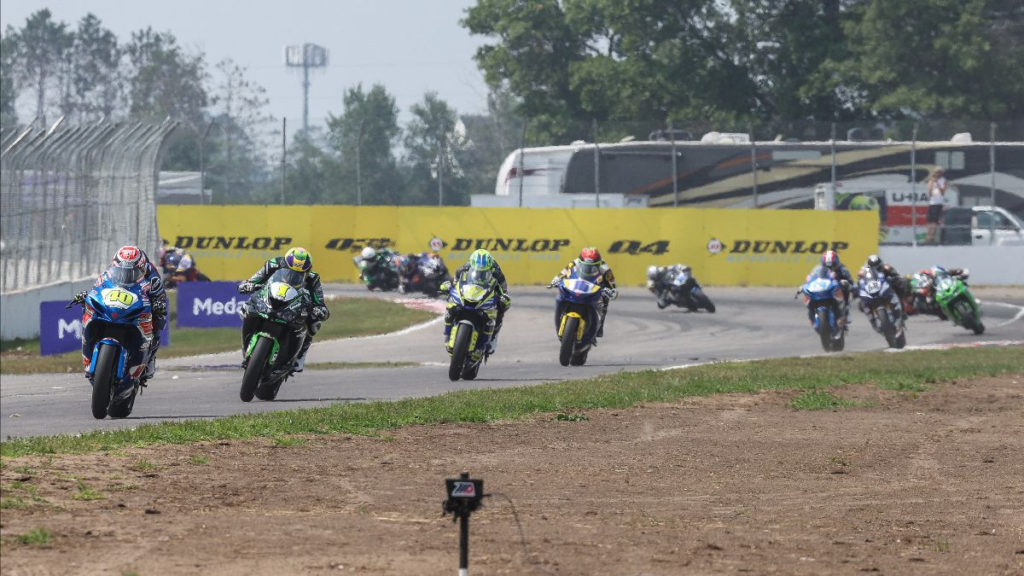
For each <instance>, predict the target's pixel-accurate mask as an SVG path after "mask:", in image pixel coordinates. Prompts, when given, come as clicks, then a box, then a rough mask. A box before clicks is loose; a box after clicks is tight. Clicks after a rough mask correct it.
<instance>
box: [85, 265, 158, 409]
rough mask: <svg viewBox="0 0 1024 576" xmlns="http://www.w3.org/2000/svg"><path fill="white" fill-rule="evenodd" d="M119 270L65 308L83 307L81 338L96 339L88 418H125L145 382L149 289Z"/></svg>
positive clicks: (149, 330)
mask: <svg viewBox="0 0 1024 576" xmlns="http://www.w3.org/2000/svg"><path fill="white" fill-rule="evenodd" d="M130 274H132V272H131V271H127V270H125V269H122V268H117V267H111V268H110V269H109V270H108V271H107V272H104V273H103V276H101V277H100V281H99V283H98V285H97V286H94V287H93V288H92V289H91V290H90V291H89V292H86V293H83V294H79V295H78V296H76V297H75V299H74V300H72V301H71V302H70V303H68V306H67V307H68V308H70V307H71V306H73V305H74V304H82V305H83V307H84V310H83V313H82V328H83V338H87V339H95V341H96V343H95V344H94V345H93V348H92V361H91V363H90V364H89V368H88V370H87V372H86V374H87V376H88V378H89V383H90V384H92V415H93V416H94V417H95V418H98V419H103V418H105V417H107V416H110V417H111V418H125V417H127V416H128V415H129V414H131V413H132V408H133V407H134V406H135V397H136V395H137V394H138V392H139V391H140V389H141V388H142V386H143V384H144V382H143V380H142V375H143V374H144V373H145V371H146V365H147V364H148V363H149V359H150V355H151V354H152V352H151V351H150V345H151V344H152V342H153V330H154V327H153V308H152V305H151V303H150V301H149V296H148V288H147V287H145V286H144V284H141V283H139V282H138V281H137V279H136V278H134V277H128V275H130Z"/></svg>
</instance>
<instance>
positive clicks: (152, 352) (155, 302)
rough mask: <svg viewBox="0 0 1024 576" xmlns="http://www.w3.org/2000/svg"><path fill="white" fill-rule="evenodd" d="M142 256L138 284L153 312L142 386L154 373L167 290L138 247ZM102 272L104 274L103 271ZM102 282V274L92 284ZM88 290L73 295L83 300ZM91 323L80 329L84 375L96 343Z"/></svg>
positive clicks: (165, 307)
mask: <svg viewBox="0 0 1024 576" xmlns="http://www.w3.org/2000/svg"><path fill="white" fill-rule="evenodd" d="M140 252H142V257H143V258H144V259H145V261H146V273H145V276H144V277H143V279H142V280H141V281H139V284H142V286H143V288H142V290H143V293H144V294H146V296H147V297H148V298H149V305H150V310H151V311H152V314H153V339H152V340H151V341H150V344H149V357H148V358H147V359H146V371H145V372H143V374H142V376H141V378H140V380H141V383H142V385H143V386H145V385H146V381H147V380H149V379H150V378H152V377H153V376H154V375H155V374H156V352H157V350H159V349H160V332H161V331H162V330H163V329H164V328H165V327H166V326H167V292H166V291H165V290H164V282H163V279H162V278H161V277H160V270H159V269H157V267H156V266H155V265H154V264H153V262H152V261H151V260H150V259H149V257H148V256H146V253H145V252H144V251H142V250H141V249H140ZM104 274H106V273H105V272H104ZM101 284H103V275H100V276H99V277H98V278H97V279H96V282H95V283H94V284H93V286H100V285H101ZM87 294H88V292H80V293H79V294H78V295H76V296H75V301H76V302H84V301H85V296H86V295H87ZM91 325H92V324H91V323H89V322H86V323H85V326H84V327H83V328H84V329H83V330H82V367H83V368H84V370H85V373H86V376H88V374H89V367H90V365H91V364H92V352H93V347H94V346H95V345H96V336H97V334H96V333H95V331H94V330H91V329H90V326H91Z"/></svg>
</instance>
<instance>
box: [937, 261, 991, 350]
mask: <svg viewBox="0 0 1024 576" xmlns="http://www.w3.org/2000/svg"><path fill="white" fill-rule="evenodd" d="M934 275H935V301H936V302H938V304H939V307H940V308H941V309H942V312H943V314H945V315H946V316H947V317H948V318H949V319H950V320H952V321H953V324H955V325H957V326H963V327H964V328H966V329H968V330H971V331H973V332H974V333H975V334H981V333H983V332H984V331H985V325H984V324H982V323H981V307H980V306H979V305H978V301H977V300H975V299H974V295H973V294H971V291H970V290H968V289H967V284H966V283H965V282H964V281H963V280H962V279H961V278H958V277H956V276H953V275H951V274H949V273H948V272H946V271H945V270H943V269H941V268H936V269H935V271H934Z"/></svg>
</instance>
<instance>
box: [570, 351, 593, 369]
mask: <svg viewBox="0 0 1024 576" xmlns="http://www.w3.org/2000/svg"><path fill="white" fill-rule="evenodd" d="M589 354H590V349H589V348H587V349H586V350H584V351H583V352H578V353H576V354H573V355H572V358H571V359H570V360H569V364H571V365H573V366H583V365H584V364H586V363H587V356H588V355H589Z"/></svg>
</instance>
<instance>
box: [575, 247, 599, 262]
mask: <svg viewBox="0 0 1024 576" xmlns="http://www.w3.org/2000/svg"><path fill="white" fill-rule="evenodd" d="M580 261H581V262H586V263H587V264H598V263H600V262H601V253H600V252H598V251H597V248H594V247H593V246H587V247H586V248H584V249H583V250H580Z"/></svg>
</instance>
